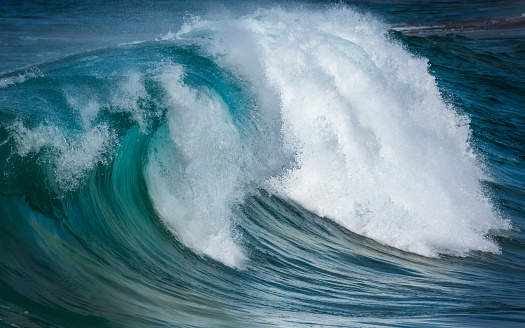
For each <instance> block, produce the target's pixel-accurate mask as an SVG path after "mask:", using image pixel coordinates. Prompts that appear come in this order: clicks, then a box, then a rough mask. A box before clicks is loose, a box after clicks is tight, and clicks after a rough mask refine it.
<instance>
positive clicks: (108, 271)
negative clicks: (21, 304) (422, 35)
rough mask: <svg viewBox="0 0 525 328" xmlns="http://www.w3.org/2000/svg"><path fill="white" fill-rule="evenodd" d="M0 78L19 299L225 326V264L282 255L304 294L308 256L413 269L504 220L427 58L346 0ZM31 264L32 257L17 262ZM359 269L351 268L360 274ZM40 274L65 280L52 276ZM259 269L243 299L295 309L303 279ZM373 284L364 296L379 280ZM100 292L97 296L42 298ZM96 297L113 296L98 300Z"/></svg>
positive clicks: (480, 238)
mask: <svg viewBox="0 0 525 328" xmlns="http://www.w3.org/2000/svg"><path fill="white" fill-rule="evenodd" d="M1 80H2V82H1V84H0V87H1V88H2V89H1V90H2V94H3V97H4V99H7V100H8V101H6V102H5V105H2V109H1V110H2V115H3V117H4V122H3V124H2V130H1V131H0V132H1V136H2V138H3V139H2V144H1V146H0V147H1V148H0V151H1V156H2V159H3V161H2V163H3V172H4V176H3V177H2V181H1V183H2V190H3V191H2V196H1V202H2V203H3V215H4V216H5V217H6V219H3V227H2V228H3V229H4V231H10V232H9V233H8V234H6V235H5V238H4V239H3V241H2V252H3V253H2V256H3V258H6V259H7V258H10V259H13V258H19V259H21V260H20V261H12V262H8V263H4V266H3V270H4V273H2V277H3V281H7V280H9V281H11V285H12V286H14V287H13V288H14V289H15V290H17V292H18V293H20V294H22V295H24V296H25V297H28V298H29V299H31V300H32V301H33V302H36V303H40V302H51V303H53V304H55V305H56V307H57V308H59V309H62V310H65V311H70V312H74V313H77V314H80V315H85V316H89V315H90V314H93V313H99V314H100V313H102V314H103V315H104V316H105V317H112V318H117V319H116V320H119V321H120V320H123V321H122V322H125V320H127V319H125V318H126V313H138V314H137V316H139V317H140V318H142V319H141V320H144V323H148V324H167V323H169V322H170V319H169V318H170V317H171V316H173V315H174V314H173V313H168V310H167V308H170V309H173V308H176V309H177V310H176V311H175V312H176V315H178V316H180V317H179V320H180V321H179V323H180V322H187V323H188V324H189V325H191V324H193V323H194V322H197V323H196V324H197V325H201V324H205V325H207V324H212V325H214V324H217V321H216V320H218V318H222V317H221V316H225V317H227V318H237V319H231V320H232V321H231V322H230V321H229V320H230V319H224V318H223V319H224V322H225V323H224V322H223V323H224V325H225V326H229V325H230V324H231V325H237V324H241V322H245V321H243V320H248V319H247V318H248V317H250V316H249V315H248V314H246V313H244V312H243V311H241V310H239V312H236V310H235V307H236V305H232V304H240V303H242V302H247V300H249V299H250V298H251V297H253V296H250V295H251V294H250V293H247V292H246V293H245V292H242V290H243V288H241V287H239V286H237V287H238V289H237V290H240V291H239V293H240V294H239V295H234V294H231V293H230V292H228V290H232V289H234V288H233V287H234V286H233V285H235V281H232V280H231V279H230V278H221V277H222V275H234V276H235V275H236V274H240V273H241V272H250V271H251V270H255V268H257V270H263V272H266V271H264V270H270V269H268V268H269V267H272V266H276V267H282V266H288V267H289V268H290V269H289V270H292V272H295V273H296V274H297V275H298V276H300V277H301V279H306V280H305V282H304V284H305V286H304V288H306V289H308V288H311V287H312V286H313V285H314V281H315V279H316V278H315V277H308V274H305V273H304V272H302V269H301V267H305V266H309V265H310V264H309V263H308V262H309V260H308V258H309V256H314V255H313V254H317V255H315V256H316V257H318V259H319V261H320V262H321V263H324V265H323V267H325V268H326V270H327V272H325V273H324V274H326V275H329V276H330V275H333V274H335V273H336V272H339V273H340V274H341V275H343V276H347V274H348V273H341V272H344V270H345V269H344V268H342V267H341V265H342V264H341V263H344V256H345V255H344V253H345V252H347V255H348V256H351V257H354V260H355V259H356V258H358V257H360V256H365V255H364V254H368V255H366V256H369V259H370V261H379V262H381V261H383V257H384V256H386V257H387V258H388V257H389V256H391V257H393V258H395V257H397V256H398V254H404V255H403V257H404V258H405V259H404V260H402V261H408V262H411V263H414V264H413V265H414V266H416V267H417V266H419V265H427V264H428V263H432V261H433V260H434V259H432V258H441V257H443V256H445V257H449V256H460V257H462V256H474V254H480V253H478V252H479V251H481V252H482V253H481V254H483V252H485V254H489V255H490V254H499V253H500V246H499V245H498V242H497V241H496V239H498V236H499V235H501V234H504V233H507V232H506V231H508V230H509V229H511V225H510V222H509V221H508V220H506V219H504V218H503V216H502V215H501V214H500V213H499V211H498V210H497V208H496V207H495V205H494V202H493V201H492V199H491V195H490V193H489V192H488V190H487V189H486V187H485V186H484V182H485V181H490V180H491V176H490V171H489V170H488V169H487V168H486V165H485V163H484V159H483V157H481V156H480V155H479V153H478V152H477V151H476V149H475V148H474V147H473V145H472V144H471V135H472V132H471V130H470V127H469V118H468V117H467V116H466V115H464V114H461V113H459V111H457V110H456V108H455V107H454V105H453V104H452V103H450V102H448V101H445V100H444V98H443V96H442V94H441V91H440V89H439V88H438V86H437V84H436V81H435V78H434V76H432V75H431V74H430V73H429V70H428V61H427V60H426V59H425V58H421V57H418V56H416V55H414V54H413V53H411V52H409V51H408V50H407V49H406V48H405V46H403V45H402V44H401V43H400V42H399V41H397V40H396V39H395V37H393V35H392V34H391V33H390V32H389V29H388V26H387V25H385V24H383V23H381V22H379V21H377V20H376V19H374V18H373V17H371V16H369V15H365V14H361V13H357V12H355V11H353V10H351V9H348V8H346V7H344V6H336V7H333V8H330V9H325V10H316V11H313V10H312V11H310V10H307V9H300V10H284V9H272V10H259V11H257V12H255V13H253V14H250V15H246V16H242V17H240V18H231V17H224V18H217V19H214V20H211V19H204V18H200V17H197V16H188V17H187V19H186V22H185V23H184V25H183V26H182V27H181V29H180V30H179V31H176V32H173V33H168V34H166V35H165V36H163V37H161V38H159V39H157V40H153V41H147V42H137V43H132V44H125V45H121V46H118V47H112V48H105V49H100V50H95V51H90V52H84V53H80V54H76V55H72V56H69V57H65V58H62V59H60V60H56V61H51V62H47V63H43V64H40V65H36V66H33V67H31V68H30V69H24V70H19V71H14V72H11V73H7V74H4V75H3V76H2V77H1ZM20 236H21V237H20ZM20 242H21V243H22V244H24V245H26V246H25V247H24V248H22V249H18V250H16V249H15V245H17V244H18V243H20ZM348 245H353V247H355V248H356V250H354V251H352V252H350V250H348V249H347V250H346V251H345V249H346V248H347V247H349V246H348ZM7 250H11V251H13V252H15V253H17V254H19V255H18V256H17V257H13V256H8V255H7V253H6V252H7ZM306 250H308V251H306ZM404 252H409V253H412V254H409V253H404ZM270 254H278V255H273V256H270ZM330 254H337V255H333V256H334V257H331V255H330ZM349 254H353V255H349ZM356 254H360V255H356ZM385 254H387V255H385ZM419 255H422V256H423V257H420V256H419ZM265 256H268V258H267V259H265V260H261V259H262V258H264V257H265ZM279 256H282V258H285V259H286V260H282V259H279ZM335 258H337V259H338V260H337V261H336V263H335V262H334V263H330V262H332V261H334V260H333V259H335ZM24 259H26V260H24ZM347 260H348V259H347ZM260 261H262V262H264V263H266V264H265V265H262V264H261V265H260V266H259V262H260ZM452 261H453V260H452ZM40 262H43V263H45V265H44V266H43V267H46V268H47V269H45V270H43V271H42V269H40V268H38V267H34V266H33V264H31V263H40ZM365 262H366V261H365ZM365 262H362V263H361V264H360V265H361V267H359V268H358V267H356V268H354V269H353V270H357V271H359V272H360V273H361V274H364V272H366V271H367V270H372V269H367V268H368V265H367V264H366V263H365ZM384 263H385V265H386V266H387V267H388V268H387V267H383V268H382V269H380V270H386V271H388V272H391V271H392V270H393V271H395V270H400V271H403V272H404V273H403V274H406V275H410V273H409V272H408V271H406V272H405V269H403V268H402V266H400V265H398V264H396V263H395V261H394V260H392V259H390V260H385V262H384ZM403 263H404V262H403ZM270 264H271V265H270ZM404 264H406V263H404ZM224 265H225V266H224ZM210 268H215V269H213V270H212V271H213V273H210V272H212V271H210ZM316 268H317V269H315V270H314V271H316V270H321V269H320V267H319V266H317V267H316ZM224 270H226V272H228V273H227V274H225V273H223V272H224ZM283 270H284V269H283ZM406 270H408V269H406ZM285 271H286V270H285ZM361 271H363V272H361ZM393 271H392V272H393ZM298 272H301V273H298ZM56 274H61V275H62V278H63V280H64V281H65V282H64V284H62V285H59V286H58V285H53V283H51V281H50V280H49V277H51V276H53V275H56ZM210 274H211V275H213V276H217V277H216V278H215V280H214V281H213V282H210V281H209V280H207V278H206V276H207V275H210ZM264 274H267V275H268V277H269V278H268V277H267V280H266V281H264V282H261V283H260V284H261V286H259V287H258V288H259V291H260V293H262V294H265V295H267V294H270V295H274V296H273V297H275V299H276V300H277V305H276V306H277V307H278V304H279V299H280V298H281V297H282V296H281V293H283V290H287V292H289V293H291V294H294V293H297V295H298V296H297V297H298V299H300V301H298V302H299V303H298V304H297V305H296V306H297V307H298V308H301V307H302V306H307V305H305V304H306V303H308V297H309V296H308V294H307V293H302V292H301V290H300V288H301V287H297V288H298V290H288V289H289V287H285V286H280V285H279V282H278V281H279V279H283V277H282V276H281V275H280V274H277V273H275V272H274V273H271V274H270V273H268V272H266V273H264ZM293 274H294V273H292V275H293ZM318 274H320V275H321V276H322V275H323V273H321V272H318ZM440 274H442V276H440V277H441V278H443V276H444V275H446V273H445V272H442V273H440ZM21 276H31V277H34V278H33V279H32V283H31V284H29V285H30V286H33V287H28V288H25V289H24V288H22V287H21V286H22V285H26V284H27V282H26V281H25V280H24V279H21V278H20V277H21ZM116 276H119V277H121V278H119V279H115V277H116ZM6 277H8V278H6ZM277 277H278V278H277ZM6 279H7V280H6ZM221 279H224V280H225V281H226V282H225V281H222V280H221ZM250 279H253V281H251V282H250V283H253V284H255V285H257V284H258V282H257V278H250ZM308 279H313V280H312V281H309V280H308ZM326 279H327V281H329V282H331V281H332V280H331V279H330V278H326ZM377 279H378V280H377V281H375V282H373V283H370V284H371V285H370V286H369V287H363V286H362V287H361V288H364V290H363V291H362V292H363V293H364V292H370V293H376V292H377V291H379V290H381V289H382V288H384V286H385V285H386V284H387V282H386V280H384V279H383V278H377ZM385 279H386V278H385ZM436 279H437V278H436ZM443 279H445V278H443ZM17 281H18V282H17ZM356 283H357V282H356ZM450 283H451V284H452V283H453V282H450ZM101 284H102V285H103V286H106V288H108V293H106V294H104V295H99V294H95V293H93V294H90V296H89V297H88V298H83V295H81V294H75V293H73V294H72V295H70V296H68V297H64V298H63V299H62V298H61V297H59V296H58V295H63V294H64V292H63V291H58V289H64V290H68V291H71V290H73V291H76V292H77V293H81V291H86V290H90V289H96V290H100V289H101V288H100V285H101ZM156 284H157V285H156ZM245 284H246V283H245ZM17 286H18V287H17ZM26 286H27V285H26ZM37 286H44V287H37ZM79 286H80V287H79ZM95 286H96V287H95ZM332 287H333V288H336V287H335V285H334V286H332ZM332 287H326V288H328V289H330V290H328V289H327V290H326V293H327V295H329V294H331V293H332V292H333V291H331V288H332ZM434 287H435V288H436V289H435V290H434V289H433V288H434ZM434 287H431V286H430V287H429V286H427V287H425V288H429V290H432V291H433V292H434V291H436V290H438V289H439V288H442V287H436V286H434ZM443 288H444V287H443ZM204 289H212V290H213V291H214V293H215V295H216V296H214V297H212V298H209V297H205V296H204V295H203V294H202V290H204ZM365 289H366V291H365ZM24 290H25V291H24ZM30 290H43V292H40V293H39V294H35V295H34V294H32V292H30ZM199 291H200V292H199ZM349 292H350V291H348V290H346V289H344V288H343V291H342V293H343V294H344V293H349ZM392 292H393V291H392ZM336 293H337V292H336ZM321 294H322V293H321ZM283 297H284V296H283ZM319 297H320V298H321V299H323V297H324V296H322V295H321V296H319V295H317V296H316V300H317V301H319V299H318V298H319ZM352 299H353V301H352V302H357V301H356V300H355V299H354V298H352ZM190 300H191V301H190ZM324 301H326V302H327V303H326V306H336V307H337V306H338V305H334V304H331V302H335V303H337V300H330V299H329V298H328V296H326V299H325V300H324ZM376 301H377V300H374V299H369V302H370V303H369V304H368V305H370V306H372V305H374V304H375V303H374V302H376ZM145 302H146V303H147V304H149V305H148V306H145V305H143V304H144V303H145ZM304 302H306V303H304ZM106 303H119V304H121V308H118V309H114V310H110V309H102V308H99V307H98V306H99V304H106ZM321 303H322V302H321ZM343 303H344V302H343ZM72 304H74V305H72ZM330 304H331V305H330ZM389 306H390V305H389ZM391 306H392V308H391V309H390V310H392V309H393V308H395V305H394V304H391ZM429 306H430V307H429V308H431V307H432V306H431V304H430V305H429ZM141 307H142V308H141ZM218 308H220V309H222V310H220V311H219V310H217V309H218ZM151 309H155V310H153V311H154V312H153V313H151V315H146V313H148V312H149V311H152V310H151ZM281 310H282V309H281ZM362 310H363V311H364V312H363V313H365V314H366V313H367V312H366V311H368V310H369V309H368V308H367V306H366V305H363V309H362ZM57 311H59V310H57ZM202 311H204V312H205V313H206V314H205V315H203V314H202V313H203V312H202ZM275 311H277V312H278V310H275ZM279 311H280V310H279ZM283 311H285V309H284V310H283ZM370 311H371V310H370ZM14 312H16V311H14ZM194 312H195V313H196V312H198V313H200V314H199V315H198V317H199V319H198V320H197V319H195V318H194V317H193V316H192V313H194ZM226 312H227V313H229V315H226V314H224V313H226ZM321 312H322V311H321ZM232 313H233V314H232ZM406 314H407V315H412V314H415V313H410V311H408V312H407V313H406ZM52 315H56V317H57V318H59V317H60V314H52ZM21 316H23V315H22V314H21ZM245 316H246V317H245ZM258 316H259V318H264V309H263V310H261V311H259V312H258ZM321 317H323V316H320V317H319V318H321ZM319 318H318V319H319ZM33 320H34V319H33ZM221 320H222V319H221ZM256 320H260V321H259V322H258V323H257V321H256V322H255V323H254V324H255V325H257V324H265V323H267V322H266V321H265V320H263V319H256ZM268 320H270V319H268ZM272 320H273V319H272ZM312 320H313V319H312ZM316 320H317V319H316ZM321 320H324V319H321ZM270 321H271V320H270ZM57 322H61V321H60V319H57ZM96 322H97V321H92V322H91V324H94V323H96ZM134 322H135V323H136V322H137V321H135V320H134ZM101 324H104V322H102V323H101Z"/></svg>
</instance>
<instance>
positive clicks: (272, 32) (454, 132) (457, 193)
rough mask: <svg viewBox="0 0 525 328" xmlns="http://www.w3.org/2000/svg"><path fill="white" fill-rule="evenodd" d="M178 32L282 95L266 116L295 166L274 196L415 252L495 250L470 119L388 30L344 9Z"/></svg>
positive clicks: (197, 24)
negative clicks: (276, 124) (448, 100)
mask: <svg viewBox="0 0 525 328" xmlns="http://www.w3.org/2000/svg"><path fill="white" fill-rule="evenodd" d="M171 37H173V38H175V39H177V38H178V39H185V40H191V39H193V40H195V42H196V43H198V44H199V45H200V46H201V47H203V48H205V49H207V51H208V52H209V54H210V56H213V57H215V58H216V59H217V62H218V63H220V64H221V65H223V66H225V67H227V68H228V69H231V70H234V71H236V72H237V73H238V74H239V75H240V76H243V78H245V79H246V80H248V81H250V83H251V84H252V86H253V87H252V88H253V90H256V91H255V92H257V90H262V91H264V92H266V91H265V90H268V88H269V87H270V88H272V89H273V90H274V91H275V92H274V93H271V92H269V93H268V92H266V93H265V95H266V96H268V97H276V99H275V101H271V100H270V101H266V102H265V103H261V112H273V113H275V112H278V113H279V115H273V116H272V115H268V116H266V119H268V118H269V117H271V118H272V119H275V118H276V117H279V119H280V120H282V122H281V124H282V129H281V135H282V138H283V143H284V144H283V147H284V148H285V149H286V150H287V151H288V153H289V154H292V155H293V156H294V158H295V160H294V167H293V168H292V169H288V170H286V172H285V173H283V174H280V175H276V176H273V177H269V178H267V179H266V181H267V186H268V188H270V189H271V190H273V191H274V192H276V193H278V194H280V195H282V196H283V197H286V198H290V199H292V200H294V201H296V202H298V203H300V204H301V205H302V206H304V207H305V208H307V209H309V210H311V211H313V212H314V213H317V214H318V215H320V216H324V217H327V218H330V219H332V220H334V221H335V222H337V223H339V224H340V225H341V226H343V227H345V228H347V229H349V230H351V231H353V232H356V233H358V234H361V235H364V236H367V237H370V238H373V239H375V240H377V241H379V242H381V243H384V244H387V245H390V246H393V247H397V248H399V249H403V250H407V251H410V252H414V253H418V254H422V255H425V256H437V255H438V254H441V253H447V254H456V255H463V254H466V253H468V252H469V251H472V250H481V251H488V252H495V253H497V252H499V247H498V245H497V244H496V243H494V242H493V241H492V240H491V239H490V238H489V237H488V234H489V233H491V231H495V230H498V229H508V228H509V223H508V222H507V221H505V220H503V219H501V217H500V216H499V215H498V213H497V212H496V211H495V210H494V208H493V206H492V204H491V202H490V199H489V198H488V197H487V195H485V193H484V191H483V189H482V187H481V184H480V180H483V179H485V175H484V172H483V170H482V169H481V168H480V167H481V164H480V162H479V160H478V159H477V157H476V154H475V153H474V152H473V151H472V148H471V146H470V136H471V132H470V129H469V126H468V123H469V121H468V118H467V117H465V116H461V115H458V114H457V113H456V112H455V111H454V109H453V108H451V107H450V106H448V105H447V104H446V103H445V102H444V101H443V99H442V98H441V95H440V92H439V90H438V88H437V86H436V82H435V79H434V77H433V76H432V75H430V74H429V73H428V69H427V66H428V64H427V61H426V60H425V59H421V58H415V57H414V56H413V55H411V54H409V53H408V52H407V51H406V50H404V49H403V47H402V46H401V45H399V44H396V43H395V42H392V41H390V40H389V39H388V37H387V26H385V25H383V24H381V23H379V22H377V21H375V20H374V19H373V18H371V17H369V16H363V15H361V14H357V13H355V12H353V11H351V10H349V9H346V8H344V7H336V8H333V9H331V10H327V11H326V12H307V11H305V10H298V11H295V12H294V11H284V10H282V9H274V10H268V11H266V10H261V11H259V12H257V13H255V14H253V15H250V16H246V17H242V18H239V19H233V20H232V19H225V20H223V21H214V22H210V21H202V20H198V19H194V20H193V21H192V22H188V23H187V24H186V25H185V26H184V27H183V28H182V29H181V31H180V32H179V33H177V34H175V35H174V36H171ZM263 98H264V97H263V96H262V95H261V97H260V99H263ZM276 103H278V104H279V106H277V108H276V107H272V106H271V105H272V104H276ZM202 119H203V120H205V121H206V119H205V118H202ZM261 124H262V125H265V124H266V125H274V123H273V122H271V121H268V120H267V121H264V120H263V122H262V123H261ZM262 129H264V127H263V128H262ZM172 137H173V138H174V139H177V138H178V137H176V136H174V135H173V136H172ZM230 137H231V136H228V135H225V138H226V139H225V140H226V141H227V142H228V141H229V139H228V138H230ZM232 149H236V148H235V146H234V147H233V148H232ZM276 154H278V152H276V153H275V154H272V153H267V154H266V155H267V156H268V157H272V156H281V155H276ZM210 169H211V168H210Z"/></svg>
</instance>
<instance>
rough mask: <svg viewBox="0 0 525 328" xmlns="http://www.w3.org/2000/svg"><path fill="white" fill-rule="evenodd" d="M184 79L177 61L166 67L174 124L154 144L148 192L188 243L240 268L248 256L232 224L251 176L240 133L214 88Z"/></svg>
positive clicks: (170, 117)
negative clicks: (197, 86)
mask: <svg viewBox="0 0 525 328" xmlns="http://www.w3.org/2000/svg"><path fill="white" fill-rule="evenodd" d="M181 77H182V69H181V68H180V67H179V66H176V65H166V66H165V67H164V70H163V73H162V74H161V76H160V77H159V79H160V81H161V82H162V83H163V85H164V88H165V89H166V91H167V93H168V95H169V104H168V107H169V110H168V113H167V119H168V122H167V123H166V126H165V127H164V128H162V129H161V130H160V131H159V132H158V133H157V135H156V136H155V139H154V141H153V142H152V144H151V147H150V152H149V156H148V165H147V167H146V172H145V174H146V181H147V182H148V190H149V193H150V196H151V199H152V200H153V203H154V205H155V208H156V209H157V211H158V212H159V214H160V215H161V217H162V218H163V220H164V221H165V223H166V224H167V226H168V227H169V228H170V229H171V230H172V231H173V232H174V233H175V234H176V235H177V236H178V237H179V238H180V239H181V240H182V241H183V242H184V243H185V244H186V245H187V246H189V247H191V248H192V249H194V250H196V251H197V252H198V253H202V254H206V255H208V256H210V257H212V258H214V259H216V260H219V261H221V262H223V263H224V264H226V265H229V266H232V267H237V266H239V265H240V264H241V263H242V261H243V259H244V255H243V253H242V251H241V249H240V247H239V246H238V245H237V244H236V242H235V239H234V235H233V233H232V229H231V227H232V224H233V220H234V217H233V213H232V205H234V203H235V202H237V203H238V202H240V201H241V198H242V196H243V193H242V191H241V188H242V184H243V183H244V180H245V178H244V172H243V170H242V166H243V165H242V160H243V156H244V155H243V153H244V151H243V147H242V144H241V140H240V136H239V133H238V131H237V129H236V128H235V127H234V124H233V122H232V119H231V117H230V116H229V112H228V108H227V106H226V104H225V103H224V102H223V101H222V99H221V98H220V97H219V96H218V95H217V94H215V92H214V91H213V90H209V89H206V88H202V89H194V88H191V87H189V86H186V85H185V84H184V83H183V82H182V80H181Z"/></svg>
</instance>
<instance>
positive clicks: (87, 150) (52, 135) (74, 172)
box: [10, 121, 116, 191]
mask: <svg viewBox="0 0 525 328" xmlns="http://www.w3.org/2000/svg"><path fill="white" fill-rule="evenodd" d="M10 129H11V131H12V134H11V136H12V138H13V139H14V141H15V143H16V153H17V154H18V155H19V156H21V157H25V156H27V155H28V154H30V153H39V152H41V151H43V150H44V149H46V150H47V152H46V154H45V155H44V157H43V158H41V159H40V161H41V162H47V163H49V164H51V166H52V169H53V171H52V172H53V176H54V178H55V181H56V183H57V184H58V187H59V188H60V189H61V190H64V191H67V190H73V189H75V188H77V187H78V185H79V183H80V182H81V181H82V179H83V178H85V176H86V175H87V173H88V172H89V171H91V170H92V169H93V168H94V167H95V166H96V165H97V164H99V163H101V164H105V163H106V162H107V159H108V152H109V151H110V150H111V149H112V147H113V146H114V144H115V142H116V138H115V136H114V134H113V132H112V131H111V129H110V128H109V127H108V126H107V125H106V124H104V123H102V124H99V125H96V126H92V127H90V128H89V129H87V130H85V131H79V132H77V133H67V132H66V131H65V130H64V129H62V128H60V127H58V126H56V125H53V124H40V125H38V126H37V127H35V128H31V129H29V128H27V127H25V126H24V124H23V123H22V122H20V121H17V122H15V123H14V124H13V125H12V126H11V127H10Z"/></svg>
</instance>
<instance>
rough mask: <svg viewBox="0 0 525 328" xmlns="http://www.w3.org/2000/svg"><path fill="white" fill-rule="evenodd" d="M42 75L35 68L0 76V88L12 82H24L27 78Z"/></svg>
mask: <svg viewBox="0 0 525 328" xmlns="http://www.w3.org/2000/svg"><path fill="white" fill-rule="evenodd" d="M42 76H43V75H42V74H41V73H40V72H39V71H37V70H31V71H26V72H25V73H23V74H17V75H12V76H9V77H3V78H0V89H3V88H6V87H8V86H10V85H13V84H18V83H24V82H25V81H26V80H27V79H32V78H35V77H42Z"/></svg>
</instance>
